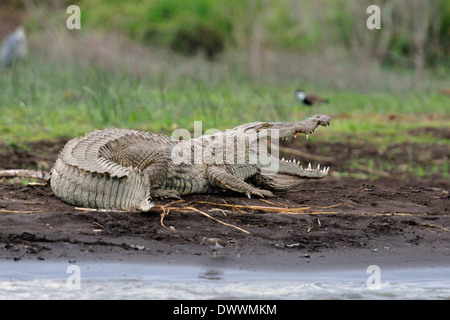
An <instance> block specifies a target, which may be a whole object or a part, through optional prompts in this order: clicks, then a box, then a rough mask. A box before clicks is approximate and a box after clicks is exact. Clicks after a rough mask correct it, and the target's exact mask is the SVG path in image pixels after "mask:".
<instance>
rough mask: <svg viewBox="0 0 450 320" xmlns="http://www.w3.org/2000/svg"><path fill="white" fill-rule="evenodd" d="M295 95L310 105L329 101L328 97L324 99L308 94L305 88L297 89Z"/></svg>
mask: <svg viewBox="0 0 450 320" xmlns="http://www.w3.org/2000/svg"><path fill="white" fill-rule="evenodd" d="M295 96H296V97H297V98H298V100H300V101H301V102H303V104H306V105H308V106H312V105H314V104H318V103H328V100H327V99H322V98H320V97H318V96H315V95H312V94H306V93H305V91H303V90H297V91H295Z"/></svg>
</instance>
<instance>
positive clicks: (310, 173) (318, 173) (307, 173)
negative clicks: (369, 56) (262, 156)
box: [280, 158, 330, 179]
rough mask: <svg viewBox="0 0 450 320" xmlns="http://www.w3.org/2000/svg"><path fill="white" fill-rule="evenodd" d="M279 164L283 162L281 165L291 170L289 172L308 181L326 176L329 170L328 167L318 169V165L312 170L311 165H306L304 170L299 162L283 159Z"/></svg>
mask: <svg viewBox="0 0 450 320" xmlns="http://www.w3.org/2000/svg"><path fill="white" fill-rule="evenodd" d="M280 162H283V164H284V165H285V166H286V167H287V168H288V169H291V170H289V171H292V172H293V173H294V174H295V175H296V176H299V177H302V178H309V179H321V178H323V177H325V176H326V175H328V172H329V170H330V167H323V168H322V169H320V164H318V165H317V167H316V168H312V166H311V163H309V164H308V167H307V168H304V167H303V166H302V165H301V164H300V161H297V160H295V159H294V160H285V159H284V158H283V159H281V160H280Z"/></svg>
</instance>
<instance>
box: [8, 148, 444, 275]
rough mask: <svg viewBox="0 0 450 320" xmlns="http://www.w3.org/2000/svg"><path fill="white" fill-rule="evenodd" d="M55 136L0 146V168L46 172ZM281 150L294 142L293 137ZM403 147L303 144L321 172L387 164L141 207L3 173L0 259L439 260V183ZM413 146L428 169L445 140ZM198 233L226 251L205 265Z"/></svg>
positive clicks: (441, 247)
mask: <svg viewBox="0 0 450 320" xmlns="http://www.w3.org/2000/svg"><path fill="white" fill-rule="evenodd" d="M65 141H66V140H61V141H58V142H56V143H55V142H50V141H42V142H39V143H33V144H29V145H27V146H26V147H18V146H0V159H1V160H0V168H38V167H39V168H41V169H44V170H48V169H49V168H50V167H51V165H52V164H53V162H54V160H55V159H56V156H57V154H58V152H59V150H60V149H61V148H62V146H63V145H64V143H65ZM284 147H289V148H297V149H298V147H296V145H294V144H292V143H291V144H290V145H288V144H287V145H284ZM408 148H411V146H410V145H409V144H408V145H396V146H392V147H389V148H387V149H386V150H384V151H383V152H381V153H380V152H379V151H378V150H377V149H376V148H375V147H373V146H366V145H364V146H362V145H360V146H355V145H350V144H349V145H345V144H344V143H343V144H341V145H331V144H329V145H321V146H318V145H317V144H316V145H313V144H312V143H310V142H308V144H307V145H306V146H304V147H303V148H302V149H301V152H305V153H307V156H308V155H316V154H320V155H326V156H327V157H330V158H331V157H332V159H328V160H327V159H325V161H320V162H321V163H325V164H327V165H331V168H332V170H337V171H346V172H352V170H354V169H352V168H349V167H348V165H347V163H348V162H349V161H348V159H349V157H359V156H361V157H363V156H364V157H373V158H374V159H375V160H374V161H375V162H382V161H388V160H389V161H391V162H392V166H391V167H392V168H393V170H392V171H391V172H386V171H383V172H385V173H384V174H381V175H378V178H377V179H355V178H351V177H341V176H339V175H336V174H334V175H333V174H331V175H330V176H329V177H326V178H325V179H322V180H314V181H308V182H307V183H305V184H304V185H303V186H301V187H298V188H297V189H296V190H293V191H291V192H287V193H276V198H273V199H257V198H255V199H247V198H246V197H242V195H239V194H233V193H223V194H214V195H191V196H185V197H183V201H180V202H172V201H160V202H157V205H156V206H155V207H154V209H153V210H152V211H150V212H146V213H142V212H94V211H84V210H79V209H77V208H74V207H73V206H70V205H68V204H65V203H63V202H62V201H60V200H59V199H58V198H56V197H55V196H54V195H53V194H52V192H51V190H50V188H49V186H47V185H24V184H22V183H20V182H19V183H18V182H16V183H11V181H6V180H4V181H3V182H2V183H0V259H14V260H21V259H39V260H52V259H64V260H68V261H75V260H82V259H95V260H99V259H103V260H133V259H138V260H144V261H173V262H193V263H196V262H199V261H205V259H208V260H207V261H222V262H223V263H228V264H231V265H235V264H240V263H243V262H245V264H247V265H249V266H254V267H257V266H269V267H270V266H272V267H283V266H284V267H286V266H287V265H290V266H294V267H295V266H297V265H306V264H308V263H310V262H311V264H310V265H314V263H315V262H317V261H318V260H320V259H322V260H321V261H323V263H322V264H337V263H338V261H340V262H339V263H341V264H342V265H345V264H347V263H350V261H349V260H352V259H353V260H355V261H362V260H364V259H366V260H364V261H366V262H367V261H368V262H370V261H372V260H373V259H381V260H383V261H388V260H389V261H391V263H392V264H394V265H396V264H401V263H404V264H407V262H408V261H409V262H411V261H412V262H414V263H416V264H422V265H427V264H439V265H442V264H444V265H447V266H448V265H450V249H449V247H450V210H449V209H450V206H449V203H450V201H449V200H450V199H449V198H450V196H449V193H448V192H449V187H450V184H449V181H448V179H446V178H445V177H443V176H442V175H435V174H433V173H432V172H430V173H429V174H428V173H427V176H426V178H424V177H416V176H413V175H411V174H409V173H408V170H406V171H405V170H403V171H402V170H399V169H398V168H400V169H401V168H403V167H402V166H401V165H403V164H406V165H411V164H412V162H411V151H409V152H410V153H409V156H408V155H403V154H405V153H406V154H407V152H408V151H407V150H410V149H408ZM402 150H403V152H402ZM412 152H413V156H414V159H417V161H418V162H420V161H425V162H426V163H429V162H432V161H435V162H436V161H437V163H438V164H439V161H444V160H446V161H448V155H449V150H448V147H447V146H439V145H436V146H435V147H429V148H427V149H426V152H427V153H426V155H427V156H428V157H430V158H428V159H424V158H423V152H424V150H422V151H421V149H417V151H416V149H414V151H412ZM416 152H417V154H416ZM421 152H422V153H421ZM421 154H422V158H420V155H421ZM416 156H417V157H416ZM313 157H314V156H313ZM296 158H297V159H298V158H300V157H297V156H296ZM312 162H315V163H317V161H315V160H314V159H313V161H312ZM426 163H425V164H426ZM403 169H404V168H403ZM372 170H373V169H372ZM353 172H354V171H353ZM372 173H373V172H372ZM367 174H370V172H367ZM164 206H165V207H164ZM203 213H205V214H207V215H209V216H210V217H207V216H206V215H204V214H203ZM162 214H164V215H163V216H162ZM211 217H213V218H214V219H216V220H213V219H212V218H211ZM162 218H163V219H162ZM217 220H220V221H221V222H223V223H226V224H228V225H224V224H222V223H219V222H218V221H217ZM235 227H238V228H239V229H238V228H235ZM204 236H207V237H221V238H223V239H226V240H227V241H228V246H227V249H226V253H225V256H222V255H220V257H219V258H218V259H214V260H211V251H210V249H209V248H207V247H205V246H203V245H201V244H200V239H201V238H202V237H204ZM363 256H364V257H366V258H364V259H363V258H361V257H363ZM318 257H321V258H318ZM327 257H328V258H327ZM221 259H222V260H221ZM224 259H225V260H224ZM214 263H216V262H214Z"/></svg>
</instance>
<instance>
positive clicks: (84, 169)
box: [50, 115, 331, 211]
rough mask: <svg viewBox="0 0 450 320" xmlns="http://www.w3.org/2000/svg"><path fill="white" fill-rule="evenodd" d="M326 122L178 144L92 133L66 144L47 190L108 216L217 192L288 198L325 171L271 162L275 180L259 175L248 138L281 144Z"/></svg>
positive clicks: (245, 129) (271, 125)
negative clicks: (287, 194) (277, 194)
mask: <svg viewBox="0 0 450 320" xmlns="http://www.w3.org/2000/svg"><path fill="white" fill-rule="evenodd" d="M330 121H331V119H330V118H329V117H328V116H325V115H315V116H313V117H311V118H308V119H305V120H304V121H300V122H253V123H248V124H243V125H240V126H238V127H235V128H234V129H232V130H225V131H220V132H218V133H216V134H214V135H204V136H201V137H199V138H195V139H190V140H186V141H178V140H176V139H173V138H169V137H167V136H165V135H159V134H153V133H150V132H144V131H138V130H128V129H104V130H95V131H93V132H90V133H88V134H87V135H86V136H84V137H81V138H75V139H72V140H70V141H69V142H67V144H66V145H65V147H64V148H63V150H62V151H61V152H60V154H59V156H58V159H57V161H56V163H55V164H54V166H53V168H52V170H51V178H50V186H51V188H52V190H53V192H54V194H55V195H56V196H57V197H58V198H60V199H61V200H63V201H65V202H67V203H69V204H72V205H75V206H81V207H88V208H101V209H112V210H141V211H148V210H150V209H151V208H152V207H153V205H154V204H153V202H152V200H153V199H165V198H179V197H180V195H185V194H194V193H211V192H216V191H221V190H231V191H235V192H239V193H244V194H246V195H247V196H248V197H250V196H251V195H256V196H260V197H271V196H273V195H272V193H271V192H270V191H268V190H265V189H261V188H259V187H264V188H267V189H271V190H277V191H284V190H289V189H291V188H293V187H295V186H298V185H299V184H301V183H302V182H303V181H304V180H305V179H310V178H323V177H324V176H326V175H327V173H328V169H322V170H320V169H312V168H303V167H301V166H300V165H299V164H297V163H296V162H295V161H294V162H287V161H283V160H281V161H279V160H278V159H276V163H277V166H278V170H277V172H275V173H274V172H272V174H266V173H267V172H268V171H267V169H266V168H265V167H264V165H262V164H261V163H259V162H256V163H255V162H252V161H251V159H252V158H251V156H252V155H255V154H253V153H255V151H254V149H252V148H251V147H250V146H252V145H253V143H263V141H259V140H260V137H259V136H257V135H255V134H254V133H255V132H256V133H261V132H266V131H267V130H269V129H270V130H277V134H278V136H277V137H276V138H278V137H279V138H286V137H290V136H293V135H296V134H301V133H303V134H309V133H312V132H313V131H314V129H315V128H316V127H317V126H319V125H322V126H326V125H328V124H329V123H330ZM264 130H266V131H264ZM270 132H275V131H270ZM270 132H269V133H268V136H269V137H271V135H272V133H270ZM241 138H244V139H243V140H242V139H241ZM239 139H241V140H239ZM237 141H241V142H242V141H244V144H241V142H237ZM264 143H265V141H264ZM238 150H239V151H238ZM180 156H181V158H180ZM180 159H184V161H180Z"/></svg>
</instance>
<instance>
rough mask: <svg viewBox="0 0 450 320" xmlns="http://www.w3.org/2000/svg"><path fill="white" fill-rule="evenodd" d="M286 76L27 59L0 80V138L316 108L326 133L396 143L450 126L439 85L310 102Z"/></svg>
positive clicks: (219, 123)
mask: <svg viewBox="0 0 450 320" xmlns="http://www.w3.org/2000/svg"><path fill="white" fill-rule="evenodd" d="M293 90H295V87H294V85H292V83H290V82H288V81H279V82H278V83H275V84H274V83H265V82H264V81H255V80H251V79H249V78H247V77H243V76H239V75H238V76H237V77H235V78H233V77H232V75H229V74H228V75H225V76H222V78H219V79H217V78H214V76H213V75H212V74H209V75H206V76H203V77H202V78H200V76H199V77H198V78H196V77H195V75H194V76H193V78H192V79H189V78H187V76H183V75H180V77H179V78H178V79H177V80H176V81H173V80H171V81H170V82H169V81H168V80H166V79H165V78H164V74H159V75H156V77H155V76H154V75H136V74H132V73H129V72H127V71H126V70H122V69H118V70H114V69H107V68H105V67H100V66H96V65H92V64H79V65H70V64H69V65H65V64H63V63H61V64H58V63H57V64H51V63H50V62H48V61H45V60H40V61H38V60H35V61H28V62H27V63H26V64H23V65H20V66H19V67H18V69H17V70H15V72H12V73H11V72H10V73H8V74H5V75H4V76H2V77H1V78H0V111H1V115H2V116H1V119H0V134H1V137H0V141H2V142H14V141H22V140H26V141H29V140H38V139H44V138H53V137H58V136H66V137H74V136H78V135H82V134H84V133H85V132H86V131H88V130H92V129H95V128H104V127H127V128H139V129H144V130H151V131H156V132H159V131H165V132H167V133H170V132H171V130H172V129H173V128H176V127H183V128H192V126H193V122H194V121H199V120H201V121H203V129H204V130H206V129H208V128H219V129H225V128H230V127H233V126H235V125H238V124H240V123H244V122H251V121H256V120H261V121H292V119H303V118H304V117H306V116H309V115H311V114H315V113H326V114H330V115H331V116H333V118H334V121H333V125H332V127H330V128H329V129H327V130H326V132H325V131H324V132H323V133H321V134H323V135H324V137H325V138H326V139H338V138H339V137H340V135H345V136H349V137H352V136H353V137H354V138H355V140H359V141H361V139H363V140H365V139H368V140H371V141H374V142H375V143H376V144H378V145H383V143H384V142H386V140H389V141H390V142H393V141H392V140H394V141H398V142H404V141H414V142H420V143H427V142H433V143H436V142H439V143H448V141H445V140H442V139H441V140H440V141H436V140H435V139H434V138H433V137H431V136H417V137H414V136H411V135H409V134H405V133H407V132H408V130H412V129H414V128H417V127H429V126H431V127H448V125H449V117H450V115H449V112H448V102H449V98H448V97H446V96H444V95H442V94H440V93H439V92H431V91H430V92H427V91H420V92H415V91H412V92H397V93H395V92H382V93H380V92H370V93H358V92H348V91H342V90H334V91H333V90H329V91H324V92H323V93H321V94H322V95H325V96H326V97H327V98H329V99H330V101H331V103H330V104H328V105H320V106H317V107H314V108H308V107H305V106H302V105H300V104H299V102H298V101H297V100H296V99H295V97H294V95H293Z"/></svg>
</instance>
